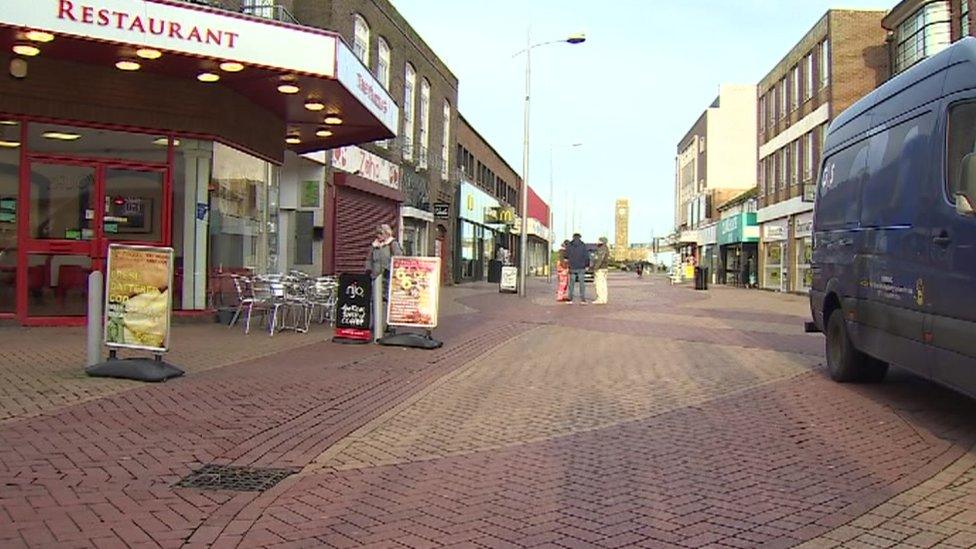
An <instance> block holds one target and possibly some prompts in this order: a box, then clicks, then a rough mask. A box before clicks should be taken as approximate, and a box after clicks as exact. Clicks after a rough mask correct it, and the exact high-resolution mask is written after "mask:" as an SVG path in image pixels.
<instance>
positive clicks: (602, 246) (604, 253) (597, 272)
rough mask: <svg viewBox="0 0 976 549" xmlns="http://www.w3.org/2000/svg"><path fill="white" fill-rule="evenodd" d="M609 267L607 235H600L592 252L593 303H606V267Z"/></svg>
mask: <svg viewBox="0 0 976 549" xmlns="http://www.w3.org/2000/svg"><path fill="white" fill-rule="evenodd" d="M609 267H610V249H609V248H608V247H607V237H605V236H601V237H600V240H599V242H597V245H596V252H595V253H594V254H593V283H594V285H595V286H596V301H594V302H593V304H594V305H606V304H607V268H609Z"/></svg>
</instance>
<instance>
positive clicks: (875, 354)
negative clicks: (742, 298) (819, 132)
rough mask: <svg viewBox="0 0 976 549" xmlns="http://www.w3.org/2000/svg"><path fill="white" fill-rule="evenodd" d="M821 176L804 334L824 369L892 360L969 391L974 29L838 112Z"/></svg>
mask: <svg viewBox="0 0 976 549" xmlns="http://www.w3.org/2000/svg"><path fill="white" fill-rule="evenodd" d="M820 174H821V175H820V178H819V181H818V184H817V195H816V202H815V204H814V219H813V230H814V236H813V238H814V243H813V258H812V264H811V268H812V270H813V288H812V290H811V291H810V306H811V311H812V314H813V323H812V324H811V325H809V326H808V330H810V331H814V330H819V331H822V332H824V334H825V335H826V355H827V365H828V367H829V369H830V375H831V377H832V378H833V379H835V380H837V381H880V380H881V379H882V378H884V376H885V373H886V372H887V369H888V364H889V363H893V364H897V365H898V366H901V367H904V368H907V369H909V370H912V371H914V372H915V373H917V374H919V375H921V376H924V377H926V378H929V379H932V380H934V381H937V382H939V383H942V384H945V385H948V386H950V387H952V388H954V389H957V390H959V391H962V392H964V393H967V394H969V395H971V396H976V215H974V214H976V38H965V39H963V40H960V41H959V42H957V43H955V44H953V45H952V46H950V47H949V48H947V49H946V50H944V51H942V52H940V53H939V54H937V55H935V56H933V57H931V58H929V59H927V60H925V61H922V62H920V63H918V64H917V65H915V66H913V67H912V68H910V69H908V70H906V71H905V72H904V73H902V74H900V75H898V76H896V77H894V78H892V79H891V80H889V81H888V82H886V83H885V84H883V85H882V86H880V87H879V88H878V89H876V90H874V91H873V92H871V93H870V94H869V95H867V96H865V97H864V98H863V99H861V100H860V101H858V102H857V103H855V104H854V105H852V106H851V107H850V108H849V109H847V110H846V111H844V112H843V113H841V114H840V115H839V116H837V118H836V119H834V121H833V122H832V123H831V124H830V127H829V129H828V130H827V135H826V137H825V141H824V149H823V161H822V163H821V166H820Z"/></svg>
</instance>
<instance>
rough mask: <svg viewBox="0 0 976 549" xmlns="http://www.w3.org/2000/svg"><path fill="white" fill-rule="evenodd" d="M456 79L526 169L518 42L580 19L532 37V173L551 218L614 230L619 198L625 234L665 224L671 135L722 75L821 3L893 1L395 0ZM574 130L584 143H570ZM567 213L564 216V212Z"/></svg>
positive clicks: (787, 39)
mask: <svg viewBox="0 0 976 549" xmlns="http://www.w3.org/2000/svg"><path fill="white" fill-rule="evenodd" d="M393 2H394V4H395V5H396V7H397V9H399V10H400V12H401V13H402V14H403V15H404V16H405V17H406V18H407V20H408V21H409V22H410V24H411V25H413V27H414V28H415V29H416V30H417V31H418V32H419V33H420V35H421V36H423V37H424V39H425V40H426V41H427V43H428V44H429V45H430V46H431V47H432V48H433V49H434V51H436V52H437V54H438V55H439V56H440V58H441V59H443V60H444V61H445V62H446V63H447V65H448V66H449V67H450V68H451V70H452V71H454V74H455V75H457V77H458V79H459V81H460V90H459V99H458V102H459V108H460V110H461V112H462V113H463V114H464V116H465V117H466V118H467V119H468V120H469V121H470V122H471V123H472V125H474V126H475V128H477V130H478V131H479V132H480V133H481V134H482V135H483V136H484V137H485V138H486V139H488V140H489V141H490V142H491V143H492V145H493V146H494V147H495V148H496V149H497V150H498V151H499V152H500V153H501V154H502V156H504V157H505V159H506V160H507V161H508V162H509V164H511V165H512V167H513V168H515V169H516V171H518V172H520V173H521V171H522V105H523V103H522V100H523V89H524V71H525V60H524V57H518V58H513V57H512V55H513V54H514V53H515V52H517V51H518V50H520V49H522V48H524V47H525V39H526V30H527V28H529V26H530V25H531V36H532V41H533V43H535V42H543V41H547V40H558V39H561V38H564V37H566V36H568V35H569V34H572V33H574V32H580V31H582V32H585V33H586V36H587V41H586V42H585V43H583V44H580V45H568V44H554V45H549V46H545V47H541V48H537V49H535V50H533V55H532V87H533V93H532V117H531V122H532V125H531V140H530V141H531V145H532V147H531V156H530V169H529V184H530V185H531V186H532V188H534V189H536V191H537V192H539V194H540V195H541V196H542V197H543V198H546V199H548V198H547V197H548V196H549V179H550V170H549V151H550V148H553V149H554V151H555V152H554V154H553V158H554V162H553V163H554V167H555V169H554V172H555V176H554V181H555V193H554V194H555V199H554V210H553V211H554V215H555V223H554V225H555V229H556V232H557V236H558V237H560V238H561V237H562V235H563V227H564V226H565V225H567V224H568V225H570V226H569V228H570V229H572V226H571V224H572V222H571V220H570V215H568V214H569V213H571V212H572V210H573V202H574V200H575V203H576V212H577V217H578V219H579V222H578V223H577V225H578V228H579V229H581V232H582V233H583V236H584V239H586V240H587V241H594V240H596V238H597V237H599V236H601V235H606V236H608V237H610V239H611V241H612V240H613V234H612V231H613V226H612V210H613V201H614V200H615V199H616V198H629V199H630V204H631V218H630V235H631V236H630V240H631V242H646V241H648V240H649V239H650V236H651V234H652V232H653V234H655V235H657V236H662V235H664V234H666V233H668V232H669V231H670V230H671V227H672V226H673V213H672V212H673V205H672V195H673V182H674V155H675V146H676V144H677V142H678V140H679V139H680V138H681V137H682V136H683V135H684V134H685V133H686V132H687V131H688V129H689V128H690V127H691V125H692V124H693V123H694V122H695V120H696V119H697V118H698V116H699V115H700V114H701V112H702V111H703V110H704V109H705V108H706V107H707V106H708V104H709V103H711V102H712V100H713V99H714V98H715V97H716V95H717V94H718V85H719V84H720V83H756V82H758V81H759V79H760V78H762V77H763V76H764V75H765V74H766V73H767V72H768V71H769V70H770V69H771V68H772V67H773V65H775V64H776V63H777V62H778V61H779V60H780V59H781V58H782V57H783V55H785V54H786V52H787V51H788V50H789V48H790V47H792V46H793V45H794V44H795V43H796V42H797V41H798V40H799V39H800V38H801V37H802V36H803V34H805V33H806V32H807V31H808V30H809V29H810V28H811V27H812V26H813V25H814V23H816V22H817V20H818V19H819V18H820V17H821V16H822V15H823V14H824V12H825V11H826V10H827V9H828V8H873V9H889V8H891V7H892V6H894V5H895V3H896V0H841V1H840V2H837V3H832V2H829V1H827V0H668V1H664V0H603V1H583V0H532V1H529V0H491V1H488V0H393ZM576 142H582V143H583V145H582V146H581V147H579V148H571V147H570V145H571V144H572V143H576ZM567 222H568V223H567Z"/></svg>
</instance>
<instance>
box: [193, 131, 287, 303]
mask: <svg viewBox="0 0 976 549" xmlns="http://www.w3.org/2000/svg"><path fill="white" fill-rule="evenodd" d="M276 171H277V168H275V167H273V166H272V165H271V164H270V163H268V162H265V161H264V160H261V159H259V158H255V157H253V156H250V155H248V154H246V153H244V152H241V151H238V150H235V149H232V148H230V147H228V146H225V145H222V144H220V143H214V146H213V170H212V177H211V180H210V208H209V212H210V246H209V257H208V258H207V265H208V271H209V274H210V279H211V288H212V289H211V290H210V291H211V294H212V295H211V301H212V303H211V304H212V305H214V306H222V305H229V304H232V303H233V302H234V296H233V288H232V286H230V285H229V284H224V283H223V282H224V278H226V277H227V275H229V274H231V273H240V272H253V273H266V272H274V271H275V270H276V253H275V252H276V250H277V242H276V241H275V240H274V238H275V237H276V235H277V231H276V227H277V192H278V190H277V181H276Z"/></svg>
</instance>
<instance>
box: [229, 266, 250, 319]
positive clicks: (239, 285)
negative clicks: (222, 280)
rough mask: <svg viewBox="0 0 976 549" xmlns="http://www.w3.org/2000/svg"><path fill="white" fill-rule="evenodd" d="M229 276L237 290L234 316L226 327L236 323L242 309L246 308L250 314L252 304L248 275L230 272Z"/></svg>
mask: <svg viewBox="0 0 976 549" xmlns="http://www.w3.org/2000/svg"><path fill="white" fill-rule="evenodd" d="M230 277H231V280H232V281H233V282H234V291H235V292H237V309H236V310H235V311H234V318H232V319H230V324H228V325H227V328H228V329H230V328H231V327H232V326H234V324H236V323H237V319H238V318H240V316H241V313H242V312H243V311H244V309H247V310H248V315H250V310H251V308H252V307H253V306H254V292H253V290H252V288H251V279H250V277H247V276H243V275H238V274H232V275H230Z"/></svg>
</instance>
